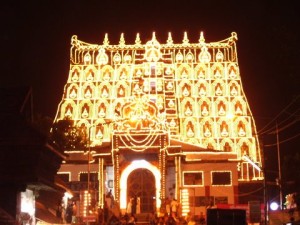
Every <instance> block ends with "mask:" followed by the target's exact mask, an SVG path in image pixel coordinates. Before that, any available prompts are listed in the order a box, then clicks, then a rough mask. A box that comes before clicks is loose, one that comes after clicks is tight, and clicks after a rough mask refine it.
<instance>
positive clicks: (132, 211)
mask: <svg viewBox="0 0 300 225" xmlns="http://www.w3.org/2000/svg"><path fill="white" fill-rule="evenodd" d="M136 204H137V198H136V195H134V197H133V199H132V206H131V215H135V214H136Z"/></svg>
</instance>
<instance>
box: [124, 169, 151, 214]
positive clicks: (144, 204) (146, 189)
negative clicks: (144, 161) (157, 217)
mask: <svg viewBox="0 0 300 225" xmlns="http://www.w3.org/2000/svg"><path fill="white" fill-rule="evenodd" d="M155 192H156V188H155V177H154V175H153V173H152V172H151V171H150V170H148V169H144V168H141V169H135V170H134V171H132V172H131V173H130V174H129V176H128V179H127V199H128V201H129V200H130V199H132V198H134V196H136V197H137V198H139V202H140V203H139V204H140V213H149V212H153V211H154V210H155V202H156V199H155V198H156V193H155Z"/></svg>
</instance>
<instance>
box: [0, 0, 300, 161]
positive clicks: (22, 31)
mask: <svg viewBox="0 0 300 225" xmlns="http://www.w3.org/2000/svg"><path fill="white" fill-rule="evenodd" d="M8 2H9V1H6V3H1V4H2V6H0V16H1V19H0V21H1V22H0V23H1V34H0V35H1V36H0V38H1V64H2V65H1V68H2V70H1V81H0V85H1V86H17V85H30V86H32V88H33V96H34V109H35V113H39V114H42V115H44V116H49V117H51V118H54V116H55V113H56V109H57V105H58V103H59V102H60V100H61V97H62V93H63V87H64V84H65V82H66V80H67V77H68V70H69V57H70V55H69V54H70V41H71V37H72V35H77V36H78V38H79V39H80V40H82V41H85V42H89V43H95V44H102V42H103V38H104V34H105V33H108V35H109V40H110V43H111V44H118V41H119V38H120V34H121V33H122V32H123V33H124V34H125V40H126V43H134V40H135V36H136V33H140V35H141V39H142V42H146V41H147V40H149V38H150V37H151V35H152V32H154V31H155V32H156V37H157V38H158V40H159V41H160V42H164V43H165V42H166V39H167V34H168V32H172V36H173V39H174V41H175V42H177V43H179V42H181V41H182V39H183V33H184V31H187V32H188V37H189V40H190V42H197V41H198V39H199V33H200V32H201V31H203V32H204V35H205V39H206V41H207V42H213V41H219V40H223V39H225V38H227V37H229V36H230V35H231V32H233V31H235V32H237V35H238V41H237V50H238V58H239V66H240V72H241V77H242V81H243V88H244V91H245V93H246V96H247V99H248V101H249V104H250V107H251V109H252V112H253V115H254V117H255V119H256V122H257V126H258V130H260V129H261V128H263V127H264V126H265V125H266V124H267V123H269V122H270V121H271V120H272V119H274V118H275V117H276V116H277V115H278V114H279V113H280V112H281V111H282V110H283V109H284V108H285V107H286V106H287V105H288V104H289V103H290V102H292V100H293V99H294V98H295V96H299V94H300V93H299V92H300V91H299V90H300V89H299V85H300V75H299V69H300V68H299V67H298V65H299V62H300V57H299V56H300V50H299V49H300V47H299V45H298V44H299V41H300V38H299V37H300V36H299V33H300V32H299V27H300V13H299V7H297V6H296V1H293V2H291V1H279V0H274V1H201V0H185V1H178V0H173V1H170V0H160V1H158V0H153V1H151V0H133V1H130V0H128V1H125V0H124V1H121V0H98V1H97V0H93V1H89V0H82V1H77V0H72V1H70V0H60V1H55V0H52V1H42V0H40V1H38V0H33V1H19V2H18V1H16V2H14V3H8ZM239 2H242V3H239ZM299 105H300V100H299V99H298V101H296V102H295V104H293V108H289V109H288V110H287V111H288V112H286V113H285V114H283V115H282V116H281V117H279V118H278V120H279V121H282V120H283V119H284V118H286V117H288V116H289V115H290V114H291V113H294V112H296V110H297V109H298V110H299ZM288 113H290V114H288ZM299 114H300V112H298V116H294V117H293V118H298V119H299ZM299 127H300V126H299V122H298V123H296V124H294V125H293V126H291V127H289V128H288V129H285V130H284V131H283V132H282V133H280V137H281V138H282V139H287V138H289V137H292V136H295V135H296V134H297V133H300V132H299V131H300V129H299ZM273 136H274V135H273ZM271 139H272V138H271ZM299 139H300V136H299V137H297V138H294V139H293V140H292V141H289V142H285V143H284V144H282V146H281V151H282V152H283V153H282V154H284V152H287V151H290V150H293V151H299V147H297V148H296V146H298V144H300V140H299ZM274 141H275V139H274V137H273V139H272V140H271V141H270V142H269V143H267V144H271V142H272V143H274ZM291 146H293V148H292V147H291ZM266 151H274V148H273V149H271V150H270V149H266ZM275 151H276V150H275ZM273 155H274V154H273ZM273 157H274V158H272V159H270V160H269V161H276V160H277V159H276V157H275V156H273Z"/></svg>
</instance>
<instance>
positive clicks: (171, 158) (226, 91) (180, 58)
mask: <svg viewBox="0 0 300 225" xmlns="http://www.w3.org/2000/svg"><path fill="white" fill-rule="evenodd" d="M236 41H237V34H236V33H234V32H233V33H232V34H231V36H230V37H229V38H227V39H224V40H222V41H217V42H209V43H208V42H206V41H205V38H204V35H203V33H202V32H201V33H200V35H199V41H198V42H197V43H190V41H189V39H188V35H187V33H184V35H183V40H182V43H174V41H173V38H172V35H171V33H169V34H168V37H167V39H166V42H165V43H160V42H159V41H158V40H157V38H156V34H155V33H153V34H152V38H151V39H150V40H147V41H146V42H144V43H143V42H142V40H141V39H140V35H139V34H137V35H136V39H135V43H133V44H127V43H126V42H125V36H124V35H123V34H121V37H120V40H119V43H118V44H115V45H113V44H110V42H109V38H108V35H105V37H104V40H103V43H102V44H91V43H86V42H83V41H81V40H79V39H78V38H77V36H73V37H72V40H71V49H70V70H69V75H68V78H67V82H66V84H65V87H64V93H63V96H62V100H61V102H60V104H59V106H58V109H57V114H56V117H55V122H58V121H60V120H65V119H66V118H68V119H70V120H72V121H73V122H74V124H75V125H76V126H77V127H79V128H80V129H83V130H84V131H85V135H86V136H87V138H88V146H87V148H83V149H77V148H74V149H68V150H66V151H65V153H66V154H67V155H68V158H67V160H66V161H65V162H64V164H62V166H61V168H60V170H59V175H60V176H61V177H62V178H63V179H64V180H65V181H66V182H68V184H69V185H70V188H71V189H72V190H73V191H74V193H77V198H78V204H80V205H79V208H80V210H79V211H80V215H81V216H85V215H86V209H87V206H86V205H85V204H84V199H89V203H88V204H92V205H93V207H101V208H102V207H104V206H105V203H106V202H105V196H106V194H107V193H108V192H109V191H111V192H112V194H113V196H114V201H115V203H116V205H117V206H118V207H119V208H120V210H121V212H125V211H126V209H127V205H128V202H129V200H130V199H131V198H132V197H133V196H138V198H139V199H140V210H141V212H153V211H154V212H164V210H165V206H164V205H165V202H166V200H167V199H176V200H177V201H178V203H179V206H180V207H179V208H180V214H181V215H185V214H186V213H187V212H192V213H198V212H199V211H201V210H203V209H205V208H206V207H207V206H209V205H217V204H238V203H239V202H240V195H241V193H240V191H239V187H241V186H247V185H251V184H253V183H255V182H259V181H262V180H263V173H262V171H261V167H262V155H261V150H260V146H259V142H258V137H257V136H256V133H257V132H256V126H255V121H254V118H253V115H252V113H251V110H250V107H249V104H248V101H247V98H246V95H245V93H244V91H243V86H242V80H241V74H240V70H239V64H238V56H237V49H236Z"/></svg>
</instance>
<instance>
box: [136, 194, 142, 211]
mask: <svg viewBox="0 0 300 225" xmlns="http://www.w3.org/2000/svg"><path fill="white" fill-rule="evenodd" d="M140 213H141V198H140V197H137V198H136V214H140Z"/></svg>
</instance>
